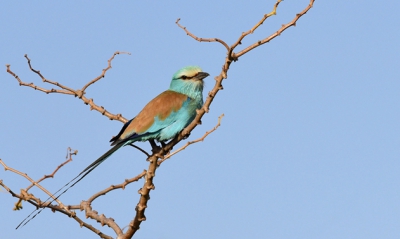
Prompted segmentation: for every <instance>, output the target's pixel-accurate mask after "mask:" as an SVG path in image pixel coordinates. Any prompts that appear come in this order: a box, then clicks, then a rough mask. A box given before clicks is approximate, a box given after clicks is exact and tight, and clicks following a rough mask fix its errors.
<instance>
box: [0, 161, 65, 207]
mask: <svg viewBox="0 0 400 239" xmlns="http://www.w3.org/2000/svg"><path fill="white" fill-rule="evenodd" d="M0 164H1V165H3V167H4V170H6V171H7V170H10V171H11V172H13V173H15V174H18V175H20V176H22V177H24V178H26V179H27V180H29V181H30V182H31V183H32V184H34V185H35V186H36V187H38V188H40V189H41V190H42V191H43V192H44V193H46V194H47V195H48V196H49V197H51V198H52V199H53V200H55V201H56V202H57V203H58V204H59V205H60V206H61V207H63V208H66V207H65V206H64V205H63V204H62V202H61V201H60V200H58V199H57V198H56V197H55V196H54V195H53V194H52V193H51V192H49V191H48V190H47V189H45V188H44V187H42V186H41V185H40V184H39V183H37V182H35V180H33V179H32V178H31V177H29V176H28V174H26V173H22V172H20V171H18V170H16V169H13V168H11V167H8V166H7V165H6V164H5V163H4V162H3V160H1V159H0ZM21 191H24V192H25V190H21ZM67 211H68V210H67Z"/></svg>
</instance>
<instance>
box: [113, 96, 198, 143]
mask: <svg viewBox="0 0 400 239" xmlns="http://www.w3.org/2000/svg"><path fill="white" fill-rule="evenodd" d="M190 100H191V98H189V97H188V96H187V95H184V94H181V93H178V92H175V91H170V90H167V91H164V92H163V93H161V94H160V95H158V96H157V97H156V98H154V99H153V100H151V101H150V102H149V103H148V104H147V105H146V106H145V107H144V108H143V110H142V111H141V112H140V113H139V114H138V115H137V116H136V117H135V118H133V119H132V120H130V121H128V122H127V123H126V124H125V125H124V126H123V127H122V129H121V131H120V132H119V134H118V135H117V136H115V137H114V138H112V139H111V142H113V143H112V145H115V144H118V143H120V142H123V141H127V140H130V139H134V138H137V140H140V137H141V136H142V137H143V136H146V135H148V134H151V133H154V132H157V131H160V130H162V129H163V128H165V127H168V126H170V125H171V124H173V123H174V122H175V121H176V119H177V118H178V117H180V116H179V114H177V112H178V111H179V112H180V110H182V108H185V107H187V105H188V104H189V103H188V102H189V101H190Z"/></svg>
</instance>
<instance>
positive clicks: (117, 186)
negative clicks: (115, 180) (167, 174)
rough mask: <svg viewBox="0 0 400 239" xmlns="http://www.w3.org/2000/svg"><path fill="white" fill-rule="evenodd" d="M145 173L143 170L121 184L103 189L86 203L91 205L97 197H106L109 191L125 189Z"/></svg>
mask: <svg viewBox="0 0 400 239" xmlns="http://www.w3.org/2000/svg"><path fill="white" fill-rule="evenodd" d="M146 173H147V171H146V170H143V172H141V173H140V174H138V175H137V176H136V177H133V178H130V179H125V181H124V182H123V183H121V184H117V185H111V186H110V187H108V188H106V189H104V190H101V191H100V192H97V193H95V194H94V195H93V196H91V197H90V198H89V199H88V200H87V201H88V202H89V203H92V202H93V201H94V200H96V199H97V198H98V197H100V196H104V195H106V194H107V193H109V192H111V191H113V190H116V189H119V188H121V189H125V187H126V186H127V185H128V184H131V183H133V182H137V181H139V179H141V178H143V177H144V176H145V175H146Z"/></svg>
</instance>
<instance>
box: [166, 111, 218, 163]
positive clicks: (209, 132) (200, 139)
mask: <svg viewBox="0 0 400 239" xmlns="http://www.w3.org/2000/svg"><path fill="white" fill-rule="evenodd" d="M222 117H224V114H222V115H220V116H219V117H218V123H217V125H215V126H214V128H212V129H211V130H210V131H207V132H206V133H205V134H204V135H203V136H202V137H201V138H198V139H196V140H193V141H189V142H187V143H186V144H185V145H183V146H182V147H181V148H179V149H177V150H176V151H174V152H172V153H169V154H167V155H165V156H164V158H163V159H160V160H159V161H158V165H160V164H162V163H163V162H164V161H165V160H167V159H169V158H171V157H172V156H173V155H175V154H177V153H179V152H181V151H182V150H184V149H186V148H187V147H188V146H189V145H191V144H195V143H198V142H200V141H204V139H205V138H206V137H207V136H208V135H209V134H211V133H212V132H214V131H215V130H216V129H217V128H218V127H219V126H220V125H221V119H222Z"/></svg>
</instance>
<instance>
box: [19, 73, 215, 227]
mask: <svg viewBox="0 0 400 239" xmlns="http://www.w3.org/2000/svg"><path fill="white" fill-rule="evenodd" d="M207 76H209V74H208V73H207V72H203V71H202V69H201V68H200V67H198V66H187V67H184V68H182V69H180V70H178V71H177V72H176V73H175V74H174V75H173V76H172V80H171V83H170V86H169V89H168V90H166V91H164V92H162V93H161V94H159V95H158V96H156V97H155V98H154V99H152V100H151V101H150V102H149V103H147V105H146V106H145V107H144V108H143V109H142V110H141V111H140V112H139V114H137V115H136V117H134V118H132V119H131V120H129V121H128V122H126V123H125V124H124V126H123V127H122V128H121V130H120V131H119V133H118V134H117V135H116V136H114V137H112V139H111V140H110V142H111V146H113V147H112V148H111V149H109V150H108V151H107V152H105V153H104V154H103V155H102V156H100V157H99V158H98V159H96V160H95V161H94V162H93V163H91V164H90V165H89V166H87V167H86V168H85V169H84V170H83V171H82V172H81V173H79V174H78V176H76V177H75V178H73V179H72V180H71V181H69V182H68V183H67V184H65V185H64V186H63V187H62V188H60V189H59V190H58V191H57V192H55V193H54V195H56V194H57V193H58V192H60V191H61V190H62V189H64V188H65V187H67V186H68V185H69V184H71V183H72V182H74V183H73V184H72V185H70V186H69V187H68V188H66V189H65V190H64V191H63V192H61V193H60V194H59V195H58V196H57V197H49V198H48V199H47V200H46V202H47V201H49V200H51V199H52V201H51V202H50V203H52V202H53V201H55V200H56V199H58V198H59V197H60V196H61V195H62V194H64V193H65V192H67V190H68V189H70V188H71V187H73V186H74V185H75V184H77V183H78V182H79V181H81V180H82V179H83V178H84V177H85V176H86V175H88V174H89V173H90V172H91V171H93V170H94V169H95V168H96V167H97V166H99V165H100V164H101V163H102V162H104V161H105V160H106V159H107V158H108V157H110V156H111V155H112V154H113V153H115V152H116V151H117V150H118V149H120V148H121V147H123V146H126V145H131V144H132V143H134V142H137V141H150V142H154V140H157V141H158V142H161V143H164V142H166V141H168V140H170V139H173V138H174V137H175V136H176V135H177V134H178V133H180V132H181V131H182V130H183V129H184V128H185V127H186V126H188V125H189V124H190V123H191V122H192V121H193V119H194V118H195V117H196V114H197V110H198V109H200V108H201V107H202V106H203V86H204V81H203V79H204V78H206V77H207ZM43 209H44V208H42V209H40V210H39V211H38V212H37V213H36V214H35V215H34V216H32V217H31V219H33V218H34V217H35V216H36V215H37V214H39V213H40V212H41V210H43ZM35 211H36V210H34V211H33V212H32V213H31V214H29V215H28V217H26V218H25V219H24V220H23V221H22V222H21V223H20V224H19V225H18V226H17V228H16V229H18V227H20V226H21V225H22V223H24V221H26V220H27V219H28V218H29V217H30V216H31V215H32V214H33V213H34V212H35ZM31 219H29V220H28V221H26V222H25V223H24V224H23V226H24V225H26V224H27V223H28V222H29V221H30V220H31Z"/></svg>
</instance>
